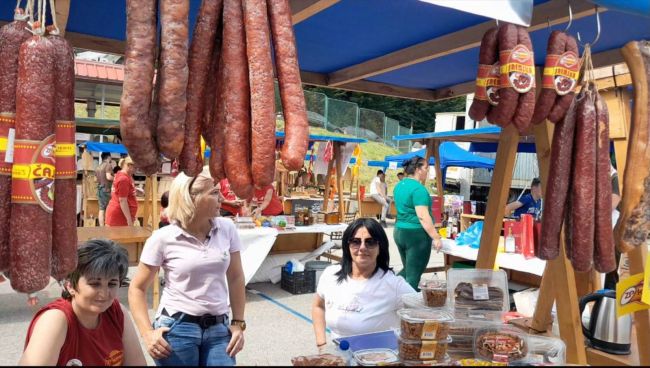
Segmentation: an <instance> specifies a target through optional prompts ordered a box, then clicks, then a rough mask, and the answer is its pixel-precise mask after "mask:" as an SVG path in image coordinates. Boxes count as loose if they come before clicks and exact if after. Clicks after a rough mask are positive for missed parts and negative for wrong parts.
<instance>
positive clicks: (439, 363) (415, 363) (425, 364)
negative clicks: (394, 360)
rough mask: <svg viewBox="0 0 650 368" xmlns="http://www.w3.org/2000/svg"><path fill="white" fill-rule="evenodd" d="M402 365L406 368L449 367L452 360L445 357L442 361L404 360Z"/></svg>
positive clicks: (447, 356)
mask: <svg viewBox="0 0 650 368" xmlns="http://www.w3.org/2000/svg"><path fill="white" fill-rule="evenodd" d="M400 364H401V365H403V366H406V367H432V366H449V365H451V358H450V357H449V355H445V356H444V357H443V358H442V360H402V361H401V363H400Z"/></svg>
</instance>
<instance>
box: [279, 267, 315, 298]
mask: <svg viewBox="0 0 650 368" xmlns="http://www.w3.org/2000/svg"><path fill="white" fill-rule="evenodd" d="M280 287H281V288H282V290H285V291H288V292H290V293H291V294H309V293H313V292H314V291H316V271H314V270H311V271H307V270H306V271H304V272H293V273H289V271H288V270H287V269H286V267H282V275H281V278H280Z"/></svg>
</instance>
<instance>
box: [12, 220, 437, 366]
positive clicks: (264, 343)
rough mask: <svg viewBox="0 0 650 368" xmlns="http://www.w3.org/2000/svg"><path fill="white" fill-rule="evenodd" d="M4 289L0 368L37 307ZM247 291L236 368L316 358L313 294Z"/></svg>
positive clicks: (56, 292)
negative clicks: (243, 338) (241, 346)
mask: <svg viewBox="0 0 650 368" xmlns="http://www.w3.org/2000/svg"><path fill="white" fill-rule="evenodd" d="M390 223H391V222H390V220H389V224H390ZM386 230H387V233H388V238H389V239H390V242H391V247H390V254H391V258H390V259H391V262H390V264H391V266H392V267H394V269H395V271H396V272H397V271H399V270H401V268H402V266H401V262H400V258H399V253H398V252H397V248H396V247H395V244H394V243H393V235H392V230H393V228H392V224H391V226H390V227H389V228H388V229H386ZM442 263H443V258H442V253H440V254H438V253H435V252H434V253H433V254H432V256H431V261H430V262H429V265H430V266H439V265H442ZM134 271H135V267H132V268H131V269H130V271H129V274H130V275H131V276H132V274H133V273H134ZM441 277H444V275H441ZM8 284H9V283H8V282H5V283H2V284H0V336H2V338H0V351H1V352H2V354H0V365H14V364H16V363H17V362H18V359H19V358H20V355H21V352H22V348H23V344H24V341H25V335H26V332H27V327H28V326H29V322H30V321H31V318H32V316H33V314H34V312H35V311H36V310H37V307H29V306H28V305H27V304H26V299H27V298H26V296H25V295H23V294H16V293H15V292H13V290H11V288H10V287H9V285H8ZM60 290H61V289H60V288H59V286H58V285H57V284H56V283H53V284H51V285H50V287H48V288H47V289H45V290H43V291H41V292H39V293H38V296H39V298H40V305H44V304H46V303H48V302H49V301H51V300H53V299H55V298H57V297H59V296H60ZM247 290H248V292H247V294H246V322H247V325H248V329H247V330H246V335H245V336H246V345H245V348H244V350H243V351H242V352H241V353H240V354H239V355H238V357H237V363H238V365H289V364H290V363H291V358H292V357H294V356H297V355H304V354H312V353H316V348H315V341H314V333H313V330H312V326H311V321H310V320H311V302H312V298H313V294H304V295H292V294H290V293H288V292H286V291H284V290H282V289H281V288H280V284H275V285H274V284H271V283H256V284H248V285H247ZM119 295H120V300H121V301H122V303H124V304H125V305H127V306H128V300H127V289H126V288H122V289H120V293H119ZM150 298H151V297H150ZM149 305H151V299H150V300H149ZM150 314H153V311H150ZM145 356H146V358H147V362H148V363H149V365H153V361H152V360H151V358H150V357H149V356H148V355H146V354H145Z"/></svg>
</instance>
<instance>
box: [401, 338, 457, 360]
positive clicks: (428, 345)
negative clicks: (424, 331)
mask: <svg viewBox="0 0 650 368" xmlns="http://www.w3.org/2000/svg"><path fill="white" fill-rule="evenodd" d="M450 342H451V338H450V337H447V338H446V339H444V340H408V339H403V338H401V337H400V338H398V341H397V345H398V346H399V358H400V360H401V361H402V362H403V361H406V360H420V361H423V360H424V361H436V362H441V361H444V360H445V358H446V357H447V347H448V346H449V343H450Z"/></svg>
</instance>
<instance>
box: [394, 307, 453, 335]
mask: <svg viewBox="0 0 650 368" xmlns="http://www.w3.org/2000/svg"><path fill="white" fill-rule="evenodd" d="M397 315H398V316H399V317H400V319H401V322H400V336H401V337H402V338H404V339H408V340H443V339H446V338H447V336H448V335H449V327H450V325H451V323H452V322H453V321H454V317H452V315H451V314H450V313H449V312H447V311H446V310H442V309H440V310H438V309H400V310H398V311H397Z"/></svg>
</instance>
